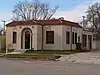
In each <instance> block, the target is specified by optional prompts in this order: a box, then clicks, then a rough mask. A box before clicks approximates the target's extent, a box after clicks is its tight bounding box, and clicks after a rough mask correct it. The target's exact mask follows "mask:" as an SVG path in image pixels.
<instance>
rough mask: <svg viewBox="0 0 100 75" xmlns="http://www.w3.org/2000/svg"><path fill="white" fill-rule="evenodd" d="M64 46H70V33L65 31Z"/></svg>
mask: <svg viewBox="0 0 100 75" xmlns="http://www.w3.org/2000/svg"><path fill="white" fill-rule="evenodd" d="M66 44H70V32H69V31H66Z"/></svg>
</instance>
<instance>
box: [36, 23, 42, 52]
mask: <svg viewBox="0 0 100 75" xmlns="http://www.w3.org/2000/svg"><path fill="white" fill-rule="evenodd" d="M37 50H42V26H41V25H38V26H37Z"/></svg>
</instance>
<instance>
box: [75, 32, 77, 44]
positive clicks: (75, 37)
mask: <svg viewBox="0 0 100 75" xmlns="http://www.w3.org/2000/svg"><path fill="white" fill-rule="evenodd" d="M75 44H77V33H75Z"/></svg>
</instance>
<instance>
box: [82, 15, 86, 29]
mask: <svg viewBox="0 0 100 75" xmlns="http://www.w3.org/2000/svg"><path fill="white" fill-rule="evenodd" d="M82 17H83V27H85V16H82Z"/></svg>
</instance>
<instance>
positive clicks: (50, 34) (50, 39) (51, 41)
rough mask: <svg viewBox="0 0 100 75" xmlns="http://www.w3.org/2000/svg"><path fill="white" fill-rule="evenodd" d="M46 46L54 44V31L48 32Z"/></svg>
mask: <svg viewBox="0 0 100 75" xmlns="http://www.w3.org/2000/svg"><path fill="white" fill-rule="evenodd" d="M46 44H54V31H46Z"/></svg>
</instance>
